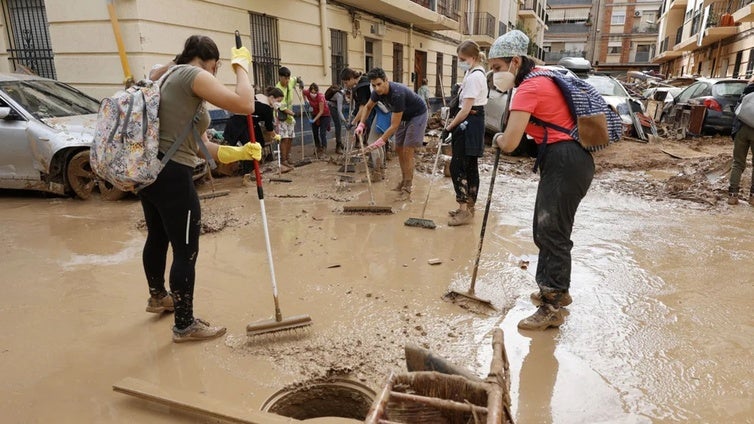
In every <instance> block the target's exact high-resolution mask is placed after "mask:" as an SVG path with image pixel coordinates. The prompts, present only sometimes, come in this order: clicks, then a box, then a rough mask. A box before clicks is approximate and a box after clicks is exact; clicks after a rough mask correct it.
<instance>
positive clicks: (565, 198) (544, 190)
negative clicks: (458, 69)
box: [489, 30, 594, 330]
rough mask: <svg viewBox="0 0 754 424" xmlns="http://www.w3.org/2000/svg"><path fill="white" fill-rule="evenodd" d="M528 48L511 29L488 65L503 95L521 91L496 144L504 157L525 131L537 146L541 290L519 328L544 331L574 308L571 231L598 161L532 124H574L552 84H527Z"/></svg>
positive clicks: (536, 224)
mask: <svg viewBox="0 0 754 424" xmlns="http://www.w3.org/2000/svg"><path fill="white" fill-rule="evenodd" d="M528 45H529V38H528V37H527V36H526V35H525V34H524V33H523V32H521V31H518V30H513V31H510V32H508V33H506V34H504V35H501V36H500V37H498V38H497V40H495V42H494V43H493V44H492V46H491V47H490V51H489V65H490V68H491V69H492V70H493V71H494V72H495V74H494V75H493V81H494V83H495V86H496V87H497V88H498V89H499V90H501V91H506V90H509V89H511V88H513V87H514V86H516V87H517V89H516V93H515V95H514V96H513V98H512V100H511V104H510V116H509V118H508V124H507V125H506V127H505V129H504V132H502V133H498V134H496V135H495V137H494V138H493V140H494V142H495V143H496V144H497V146H498V147H499V148H500V149H501V150H502V151H503V152H511V151H513V150H514V149H515V148H516V147H518V144H519V142H520V141H521V137H522V135H523V134H524V132H526V134H528V135H529V136H531V137H532V138H533V139H534V141H535V142H536V143H537V147H538V156H537V164H538V165H539V171H540V180H539V186H538V187H537V198H536V201H535V204H534V220H533V234H534V243H535V244H536V245H537V247H538V248H539V259H538V262H537V272H536V277H535V278H536V281H537V285H538V286H539V290H538V291H537V292H534V293H532V295H531V298H532V301H533V303H535V305H537V306H538V308H537V311H536V312H535V313H534V314H533V315H531V316H529V317H527V318H524V319H523V320H521V322H519V323H518V328H520V329H523V330H545V329H547V328H549V327H559V326H560V325H561V324H563V322H564V316H563V311H562V310H561V307H563V306H567V305H569V304H570V303H571V296H570V294H569V289H570V286H571V249H572V248H573V242H572V241H571V232H572V230H573V221H574V217H575V215H576V209H577V208H578V207H579V203H580V202H581V199H583V198H584V196H585V195H586V193H587V191H588V190H589V186H590V185H591V183H592V178H593V177H594V160H593V159H592V155H591V153H589V152H588V151H587V150H585V149H584V148H583V147H581V145H580V144H579V143H578V142H576V141H574V140H572V139H571V138H570V136H569V135H567V134H564V133H561V132H559V131H552V130H550V131H547V130H546V129H545V128H544V127H542V126H538V125H535V124H534V123H532V122H530V121H529V118H530V117H536V118H538V119H539V120H541V121H546V122H550V123H553V124H556V125H559V126H561V127H563V128H573V127H574V126H575V125H576V122H575V120H574V117H573V116H571V113H570V109H569V108H568V106H567V104H566V101H565V97H563V94H562V93H561V91H560V88H558V86H557V85H556V83H555V82H554V81H552V79H550V78H549V77H546V76H537V77H533V78H528V79H526V80H524V78H526V76H527V75H528V74H529V73H530V72H532V71H533V70H535V63H534V61H533V60H532V59H531V58H529V57H527V56H526V54H527V50H528ZM546 131H547V132H546ZM544 143H546V144H544Z"/></svg>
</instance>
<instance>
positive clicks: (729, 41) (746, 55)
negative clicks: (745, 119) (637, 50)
mask: <svg viewBox="0 0 754 424" xmlns="http://www.w3.org/2000/svg"><path fill="white" fill-rule="evenodd" d="M752 22H754V3H752V1H751V0H725V1H722V0H665V1H664V2H663V4H662V8H661V15H660V21H659V23H660V26H659V35H658V38H657V45H658V46H659V47H658V51H657V54H656V55H655V56H654V58H653V60H654V62H655V63H657V64H659V65H660V72H662V73H664V74H666V75H667V76H675V77H679V76H691V75H695V76H706V77H733V78H747V79H748V78H751V77H752V75H753V72H754V37H752V35H754V32H752V29H753V27H752Z"/></svg>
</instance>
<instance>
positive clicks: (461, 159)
mask: <svg viewBox="0 0 754 424" xmlns="http://www.w3.org/2000/svg"><path fill="white" fill-rule="evenodd" d="M457 133H461V132H460V131H456V132H455V134H457ZM455 134H454V136H453V137H454V138H453V157H452V158H451V159H450V176H451V178H452V180H453V188H454V189H455V191H456V202H458V203H471V204H473V203H476V198H477V193H478V192H479V165H478V159H479V158H478V157H476V156H468V155H466V145H465V140H464V139H463V138H459V139H456V138H455Z"/></svg>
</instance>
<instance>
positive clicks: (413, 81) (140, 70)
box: [0, 0, 545, 98]
mask: <svg viewBox="0 0 754 424" xmlns="http://www.w3.org/2000/svg"><path fill="white" fill-rule="evenodd" d="M529 1H531V0H529ZM538 1H543V0H538ZM107 3H112V5H113V9H112V10H113V11H114V12H115V18H114V19H111V16H110V14H109V13H108V12H109V11H108V5H107ZM512 5H513V6H515V7H513V8H512ZM2 6H3V7H2V19H0V24H2V25H3V26H4V29H5V31H2V32H0V34H2V35H0V55H3V56H5V57H4V59H6V60H0V72H13V71H17V70H19V69H22V68H29V69H30V70H32V71H33V72H36V73H39V74H40V75H42V76H46V77H52V78H57V79H59V80H61V81H63V82H67V83H70V84H72V85H74V86H76V87H77V88H79V89H81V90H83V91H85V92H87V93H88V94H90V95H92V96H94V97H96V98H101V97H104V96H109V95H111V94H112V93H113V92H114V91H116V90H118V89H119V88H121V87H122V84H123V82H124V79H125V74H126V73H128V72H126V67H125V66H124V64H125V65H127V69H128V70H130V74H131V75H132V76H133V78H134V79H136V80H138V79H141V78H144V77H146V75H147V73H148V72H149V70H150V69H151V68H152V66H153V65H154V64H157V63H166V62H168V61H169V60H170V59H172V58H173V57H174V56H175V55H176V54H177V53H178V52H180V50H181V49H182V47H183V42H184V40H185V39H186V38H187V37H188V36H189V35H192V34H197V33H198V34H204V35H208V36H210V37H212V38H213V39H214V40H215V42H216V43H217V44H218V46H219V48H220V54H221V59H223V60H226V61H227V59H229V56H230V48H231V47H232V46H233V45H234V37H233V35H234V31H235V30H238V31H239V32H240V33H241V35H242V38H243V41H244V45H246V46H247V47H249V50H251V52H252V56H253V75H252V76H253V81H254V83H255V84H256V85H257V87H266V86H269V85H274V83H275V82H276V81H277V70H278V68H279V67H280V66H287V67H289V68H290V69H291V70H292V72H293V73H294V75H297V76H301V77H302V78H303V80H304V81H305V82H306V83H309V82H316V83H318V84H319V85H321V86H327V85H330V84H332V83H339V81H338V79H339V78H338V75H339V73H340V70H341V69H343V68H344V67H346V66H348V67H351V68H354V69H357V70H361V71H365V70H368V69H370V68H372V67H376V66H379V67H382V68H384V69H385V71H386V73H387V75H388V77H389V78H390V79H391V80H393V81H396V82H401V83H404V84H407V85H409V86H410V87H412V88H415V89H416V88H418V85H419V84H420V82H421V80H422V78H427V79H428V81H429V83H430V88H432V89H433V90H432V91H433V92H434V94H435V95H436V96H440V92H441V91H442V89H443V87H445V90H448V88H449V87H450V86H451V84H453V83H455V82H458V81H459V79H460V77H461V75H462V74H461V73H460V70H459V69H458V58H457V56H456V47H457V45H458V44H459V43H460V42H461V41H462V40H465V39H473V40H475V41H476V42H478V43H479V44H480V45H481V46H482V48H483V49H486V48H488V47H489V46H490V44H491V43H492V42H493V41H494V40H495V38H496V37H497V36H499V35H500V34H501V33H504V32H506V31H508V30H510V29H512V27H513V26H514V24H513V23H514V22H517V21H516V19H517V18H518V17H520V16H521V15H520V13H521V12H520V10H519V8H518V3H517V2H501V1H499V0H369V1H364V0H327V1H326V0H253V1H251V0H160V1H154V0H114V1H112V2H106V1H102V0H66V1H52V0H3V1H2ZM532 7H533V8H534V9H533V10H536V11H537V12H536V13H537V17H536V18H535V20H539V21H541V22H542V25H540V26H537V25H535V24H527V28H530V30H531V31H532V34H533V37H532V38H533V43H532V45H534V46H535V47H534V48H533V52H534V53H535V56H536V54H537V53H539V54H540V56H541V52H539V51H538V50H537V49H539V46H541V39H542V32H543V30H544V28H543V26H544V25H543V24H544V8H545V4H544V3H536V2H535V3H533V5H532ZM521 8H523V10H528V9H525V8H526V5H525V4H524V5H521ZM525 14H527V15H528V14H529V12H525ZM527 19H528V18H527ZM116 29H117V30H119V32H120V35H121V38H122V45H123V53H124V55H123V58H121V55H119V48H118V44H117V42H116V37H115V34H116V32H117V31H116ZM536 31H539V33H537V32H536ZM538 40H539V43H540V44H537V42H538ZM218 77H219V78H220V79H221V80H222V81H224V82H226V83H228V84H230V83H231V82H232V80H233V76H232V72H231V69H230V67H229V66H225V67H222V68H221V69H220V72H219V74H218ZM446 95H447V93H446Z"/></svg>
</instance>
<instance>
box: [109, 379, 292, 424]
mask: <svg viewBox="0 0 754 424" xmlns="http://www.w3.org/2000/svg"><path fill="white" fill-rule="evenodd" d="M113 391H116V392H118V393H123V394H126V395H129V396H133V397H136V398H139V399H144V400H148V401H151V402H156V403H159V404H161V405H165V406H169V407H171V408H175V409H177V410H180V411H185V412H190V413H192V414H197V415H201V416H204V417H209V418H215V419H221V420H225V421H228V422H232V423H241V424H289V423H299V422H302V421H299V420H295V419H293V418H288V417H283V416H280V415H275V414H270V413H267V412H261V411H247V410H244V409H241V408H238V407H237V406H233V405H228V404H226V403H222V402H219V401H217V400H215V399H210V398H208V397H206V396H200V395H198V394H196V393H191V392H187V391H183V390H174V389H170V390H169V391H168V390H165V389H163V388H161V387H159V386H157V385H154V384H152V383H149V382H146V381H143V380H139V379H137V378H132V377H127V378H124V379H123V380H121V381H119V382H118V383H116V384H113Z"/></svg>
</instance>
